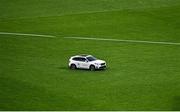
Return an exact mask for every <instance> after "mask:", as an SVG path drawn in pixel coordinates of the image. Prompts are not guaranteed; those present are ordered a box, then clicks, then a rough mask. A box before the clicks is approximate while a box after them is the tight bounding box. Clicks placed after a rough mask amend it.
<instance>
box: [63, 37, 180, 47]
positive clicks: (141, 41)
mask: <svg viewBox="0 0 180 112" xmlns="http://www.w3.org/2000/svg"><path fill="white" fill-rule="evenodd" d="M64 38H65V39H78V40H97V41H114V42H129V43H144V44H161V45H180V43H174V42H160V41H159V42H156V41H143V40H122V39H105V38H89V37H64Z"/></svg>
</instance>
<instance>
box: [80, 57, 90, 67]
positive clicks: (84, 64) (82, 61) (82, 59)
mask: <svg viewBox="0 0 180 112" xmlns="http://www.w3.org/2000/svg"><path fill="white" fill-rule="evenodd" d="M79 66H80V68H84V69H88V68H89V66H88V62H87V61H86V58H80V61H79Z"/></svg>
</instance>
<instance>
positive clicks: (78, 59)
mask: <svg viewBox="0 0 180 112" xmlns="http://www.w3.org/2000/svg"><path fill="white" fill-rule="evenodd" d="M73 60H74V61H82V62H85V61H86V59H85V58H81V57H76V58H73Z"/></svg>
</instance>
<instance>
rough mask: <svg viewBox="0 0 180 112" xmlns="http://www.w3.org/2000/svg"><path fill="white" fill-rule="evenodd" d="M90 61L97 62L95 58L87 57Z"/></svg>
mask: <svg viewBox="0 0 180 112" xmlns="http://www.w3.org/2000/svg"><path fill="white" fill-rule="evenodd" d="M87 59H88V61H95V60H97V59H96V58H95V57H93V56H91V57H87Z"/></svg>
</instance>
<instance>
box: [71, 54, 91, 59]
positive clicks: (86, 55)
mask: <svg viewBox="0 0 180 112" xmlns="http://www.w3.org/2000/svg"><path fill="white" fill-rule="evenodd" d="M89 56H92V55H88V54H80V55H76V56H73V57H84V58H86V57H89Z"/></svg>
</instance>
